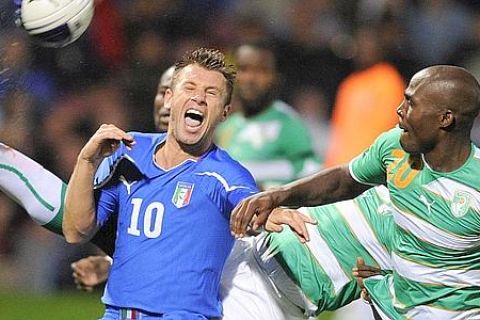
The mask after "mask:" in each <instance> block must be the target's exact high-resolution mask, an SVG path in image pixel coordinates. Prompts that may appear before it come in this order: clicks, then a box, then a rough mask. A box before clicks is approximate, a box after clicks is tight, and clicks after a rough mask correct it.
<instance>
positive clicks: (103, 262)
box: [71, 256, 112, 291]
mask: <svg viewBox="0 0 480 320" xmlns="http://www.w3.org/2000/svg"><path fill="white" fill-rule="evenodd" d="M111 264H112V259H111V258H110V257H108V256H90V257H87V258H83V259H80V260H78V261H76V262H74V263H72V265H71V267H72V270H73V279H74V281H75V284H76V285H77V288H78V289H80V290H85V291H92V290H93V288H94V287H95V286H97V285H99V284H101V283H104V282H105V281H107V278H108V273H109V272H110V266H111Z"/></svg>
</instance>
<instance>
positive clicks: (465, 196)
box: [450, 190, 472, 218]
mask: <svg viewBox="0 0 480 320" xmlns="http://www.w3.org/2000/svg"><path fill="white" fill-rule="evenodd" d="M471 202H472V195H471V194H470V193H468V192H466V191H462V190H457V191H455V195H454V196H453V201H452V204H451V206H450V210H451V211H452V214H453V216H454V217H456V218H461V217H463V216H464V215H465V214H466V213H467V211H468V209H469V208H470V203H471Z"/></svg>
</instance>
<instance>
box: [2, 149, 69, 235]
mask: <svg viewBox="0 0 480 320" xmlns="http://www.w3.org/2000/svg"><path fill="white" fill-rule="evenodd" d="M0 190H2V191H3V192H4V193H5V194H7V195H8V196H9V197H10V198H12V199H13V200H14V201H15V202H17V203H18V204H19V205H21V206H22V207H23V208H24V209H25V210H26V211H27V213H28V214H29V215H30V217H31V218H32V219H33V220H34V221H35V222H37V223H38V224H40V225H42V226H43V227H45V228H47V229H49V230H51V231H53V232H55V233H58V234H62V219H63V204H64V199H65V190H66V184H65V183H64V182H63V181H62V180H60V178H58V177H57V176H55V175H54V174H53V173H51V172H50V171H48V170H46V169H45V168H44V167H43V166H41V165H40V164H39V163H37V162H35V161H34V160H32V159H30V158H29V157H27V156H25V155H24V154H22V153H21V152H19V151H17V150H15V149H13V148H11V147H9V146H7V145H5V144H3V143H0Z"/></svg>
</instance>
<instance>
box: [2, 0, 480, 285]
mask: <svg viewBox="0 0 480 320" xmlns="http://www.w3.org/2000/svg"><path fill="white" fill-rule="evenodd" d="M96 2H97V4H96V8H95V16H94V19H93V21H92V23H91V25H90V27H89V29H88V30H87V32H86V34H85V35H83V36H82V37H81V38H80V39H79V40H78V41H76V42H75V43H73V44H71V45H69V46H67V47H65V48H61V49H51V48H42V47H41V46H38V45H37V44H35V43H33V42H32V41H31V39H29V38H28V36H27V35H26V34H25V32H23V31H22V30H21V29H18V28H16V27H15V25H14V16H13V11H14V8H13V3H12V1H11V0H0V28H1V31H0V141H1V142H4V143H6V144H9V145H11V146H13V147H15V148H17V149H19V150H20V151H22V152H23V153H25V154H27V155H29V156H31V157H33V158H34V159H36V160H37V161H39V162H41V163H42V164H43V165H44V166H45V167H47V168H48V169H50V170H52V171H53V172H54V173H55V174H57V175H58V176H60V177H61V178H62V179H64V180H65V181H66V180H68V177H69V176H70V173H71V169H72V168H73V165H74V162H75V160H76V155H77V153H78V152H79V150H80V148H81V146H83V144H84V143H85V142H86V139H88V137H89V136H90V135H91V134H92V133H93V132H94V131H95V130H96V128H97V127H98V126H99V125H100V124H101V123H114V124H116V125H117V126H119V127H121V128H123V129H125V130H129V131H131V130H134V131H153V130H154V127H153V116H152V105H153V100H154V96H155V93H156V90H157V84H158V79H159V77H160V75H161V73H162V72H163V71H164V70H165V69H166V68H168V67H169V66H170V65H171V64H172V63H173V62H174V61H175V60H176V59H177V58H178V57H179V56H181V55H182V54H183V53H184V52H185V51H186V50H188V49H192V48H195V47H198V46H208V47H216V48H219V49H221V50H223V51H224V52H226V53H227V54H228V55H231V53H232V52H233V49H234V48H235V47H236V46H238V45H240V44H242V43H247V42H257V41H268V42H269V43H271V45H272V47H273V48H274V50H275V53H276V56H277V58H278V70H279V73H280V77H281V83H280V86H279V92H278V96H279V97H280V98H281V99H282V100H284V101H286V102H288V103H289V104H291V105H292V106H293V107H294V108H295V109H296V110H297V111H298V112H299V114H300V115H301V116H302V117H303V118H304V120H305V122H306V124H307V125H308V127H309V128H310V130H311V132H312V135H313V137H314V141H315V148H316V151H317V152H318V153H319V155H320V156H321V157H322V158H323V159H325V161H326V163H327V165H333V164H335V163H338V162H345V161H348V160H349V158H350V155H349V154H345V155H343V154H341V153H342V151H343V150H344V149H346V146H349V147H350V144H351V145H352V146H351V147H352V148H353V147H354V146H353V145H354V144H355V141H356V139H357V138H358V139H361V137H362V136H363V135H364V136H365V139H366V140H368V139H370V138H371V137H369V136H368V135H367V133H366V132H367V131H368V129H369V128H370V129H372V128H374V129H375V128H377V127H378V128H380V127H386V128H388V127H391V126H393V125H394V124H395V122H396V115H395V107H396V105H398V103H399V102H400V101H401V99H402V95H403V86H404V83H405V82H406V81H407V80H408V79H409V78H410V77H411V76H412V75H413V74H414V73H415V72H416V71H418V70H419V69H420V68H422V67H425V66H428V65H432V64H456V65H461V66H464V67H466V68H468V69H469V70H470V71H472V72H473V73H474V74H475V75H477V76H478V77H479V79H480V2H477V1H468V0H464V1H460V0H455V1H454V0H262V1H258V0H242V1H234V0H197V1H195V0H183V1H181V0H162V1H159V0H158V1H152V0H102V1H96ZM232 63H234V61H233V58H232ZM377 88H378V92H379V93H378V95H376V96H373V98H372V96H371V95H369V94H368V92H375V91H377ZM385 92H386V94H385ZM234 103H235V102H234ZM377 124H378V126H377ZM376 126H377V127H376ZM478 127H479V128H478V129H476V130H474V137H473V140H474V141H480V125H479V126H478ZM372 130H373V129H372ZM329 137H331V138H329ZM352 137H353V138H355V139H353V138H352ZM368 142H371V141H368ZM335 147H336V148H335ZM353 152H359V151H358V150H353ZM94 250H95V249H94V248H93V247H91V246H88V245H86V246H83V247H78V246H77V247H73V246H69V245H67V244H65V243H64V241H63V240H62V239H61V238H59V237H58V236H55V235H52V234H51V233H49V232H48V231H45V230H43V229H42V228H40V227H38V226H37V225H36V224H35V223H34V222H31V221H30V220H29V218H28V217H27V215H25V214H23V213H22V212H21V209H20V208H18V206H16V205H15V204H14V203H13V202H12V201H10V200H8V199H6V197H5V196H3V195H1V194H0V288H16V289H21V290H31V291H33V292H38V293H44V292H50V291H53V290H56V289H58V288H63V287H69V286H72V281H71V278H70V273H71V272H70V270H69V262H70V261H73V259H75V258H76V257H83V256H85V255H86V254H88V253H93V252H94Z"/></svg>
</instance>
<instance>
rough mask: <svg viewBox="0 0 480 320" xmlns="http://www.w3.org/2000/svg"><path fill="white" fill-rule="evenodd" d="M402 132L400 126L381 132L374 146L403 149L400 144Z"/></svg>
mask: <svg viewBox="0 0 480 320" xmlns="http://www.w3.org/2000/svg"><path fill="white" fill-rule="evenodd" d="M401 134H402V129H400V128H399V127H394V128H392V129H390V130H388V131H385V132H383V133H382V134H380V135H379V136H378V137H377V139H375V142H374V143H373V146H375V147H377V148H381V149H399V148H400V149H401V148H402V147H401V145H400V135H401Z"/></svg>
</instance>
